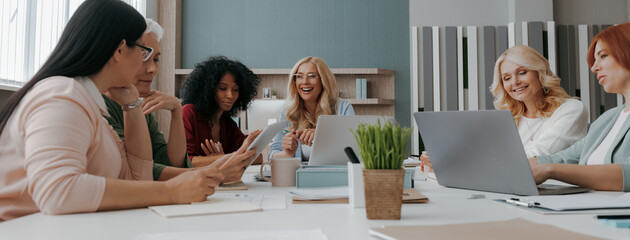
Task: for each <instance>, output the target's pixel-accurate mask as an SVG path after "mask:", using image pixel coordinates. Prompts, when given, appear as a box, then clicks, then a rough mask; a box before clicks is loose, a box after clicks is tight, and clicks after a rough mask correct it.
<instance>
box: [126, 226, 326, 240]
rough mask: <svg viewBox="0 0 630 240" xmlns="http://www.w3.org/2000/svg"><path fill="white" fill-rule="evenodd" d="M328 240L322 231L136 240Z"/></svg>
mask: <svg viewBox="0 0 630 240" xmlns="http://www.w3.org/2000/svg"><path fill="white" fill-rule="evenodd" d="M179 239H187V240H214V239H222V240H294V239H297V240H327V239H328V237H326V235H324V233H323V232H322V230H321V229H311V230H287V231H264V232H246V231H238V232H168V233H152V234H141V235H140V236H138V237H137V238H136V240H179Z"/></svg>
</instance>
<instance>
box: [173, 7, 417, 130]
mask: <svg viewBox="0 0 630 240" xmlns="http://www.w3.org/2000/svg"><path fill="white" fill-rule="evenodd" d="M409 29H410V28H409V0H395V1H382V0H317V1H307V0H229V1H227V0H184V1H182V55H181V60H182V68H192V67H194V64H195V63H197V62H200V61H203V60H204V59H206V58H207V57H209V56H214V55H224V56H227V57H228V58H231V59H236V60H239V61H241V62H243V63H244V64H245V65H247V66H248V67H250V68H291V67H293V64H295V62H297V61H298V60H299V59H300V58H302V57H305V56H317V57H320V58H322V59H324V61H326V63H327V64H328V66H329V67H331V68H386V69H393V70H394V71H396V81H395V98H396V119H397V120H398V121H399V122H400V123H401V124H402V125H405V126H409V125H410V122H409V121H410V119H411V118H410V117H409V116H410V114H411V113H410V101H411V100H410V91H409V86H410V76H409V73H410V70H409V67H410V62H409V61H410V55H409V51H410V49H409V38H410V35H409V34H410V33H409V32H410V30H409Z"/></svg>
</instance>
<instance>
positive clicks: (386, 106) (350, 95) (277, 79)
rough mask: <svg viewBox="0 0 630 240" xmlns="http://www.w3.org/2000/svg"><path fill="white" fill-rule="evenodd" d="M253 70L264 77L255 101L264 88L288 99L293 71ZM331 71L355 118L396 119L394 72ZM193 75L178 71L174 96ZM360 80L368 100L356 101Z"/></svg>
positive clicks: (375, 70) (176, 70)
mask: <svg viewBox="0 0 630 240" xmlns="http://www.w3.org/2000/svg"><path fill="white" fill-rule="evenodd" d="M251 70H252V71H253V72H254V74H256V75H258V76H259V77H260V78H261V84H260V86H258V90H257V91H258V95H257V96H256V97H255V99H256V100H261V99H262V96H263V93H262V91H263V88H270V89H271V90H273V91H276V95H277V97H278V99H285V98H286V97H287V95H288V91H287V82H288V80H289V74H290V73H291V69H290V68H253V69H251ZM330 70H331V71H332V73H333V74H335V77H336V79H337V88H338V89H339V93H340V96H343V97H342V98H343V99H346V100H348V101H349V102H350V104H352V106H353V108H354V111H355V114H356V115H386V116H392V117H393V116H395V109H396V108H395V100H394V99H395V98H396V97H395V96H394V82H395V79H394V78H395V71H394V70H390V69H381V68H332V69H330ZM191 72H192V69H175V93H179V88H180V87H181V85H182V84H183V83H184V81H185V79H186V77H187V75H188V74H190V73H191ZM358 78H364V79H367V96H368V97H369V98H367V99H357V98H356V97H357V96H356V81H355V80H356V79H358ZM176 96H177V95H176ZM241 120H244V118H243V119H241ZM242 122H243V121H241V123H242Z"/></svg>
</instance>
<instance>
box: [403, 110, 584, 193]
mask: <svg viewBox="0 0 630 240" xmlns="http://www.w3.org/2000/svg"><path fill="white" fill-rule="evenodd" d="M414 118H415V120H416V123H417V124H418V130H419V131H420V135H421V136H422V141H423V142H424V146H425V147H426V149H427V152H428V153H429V157H430V159H431V165H432V167H433V169H434V172H435V176H436V177H437V180H438V183H439V184H440V185H443V186H446V187H454V188H464V189H473V190H481V191H488V192H500V193H509V194H516V195H556V194H569V193H579V192H587V191H589V190H591V189H588V188H578V187H567V186H556V185H546V186H545V185H540V186H539V187H538V188H537V186H536V183H535V181H534V176H533V175H532V171H531V168H530V166H529V162H528V161H527V157H526V155H525V150H524V149H523V145H522V143H521V138H520V137H519V135H518V130H517V128H516V124H515V122H514V120H513V118H512V114H511V113H510V112H509V111H507V110H486V111H445V112H416V113H414Z"/></svg>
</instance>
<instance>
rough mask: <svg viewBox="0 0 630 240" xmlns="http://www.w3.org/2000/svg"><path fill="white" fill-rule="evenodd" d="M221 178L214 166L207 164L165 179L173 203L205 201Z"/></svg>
mask: <svg viewBox="0 0 630 240" xmlns="http://www.w3.org/2000/svg"><path fill="white" fill-rule="evenodd" d="M222 180H223V175H222V174H221V173H219V170H218V169H217V168H216V167H212V166H208V167H204V168H199V169H195V170H192V171H187V172H184V173H182V174H179V175H178V176H177V177H174V178H172V179H171V180H168V181H166V188H167V193H168V196H169V198H170V199H171V202H172V203H174V204H179V203H191V202H201V201H205V200H206V198H207V197H208V196H210V195H212V194H214V188H215V187H216V186H217V185H219V183H221V182H222Z"/></svg>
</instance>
